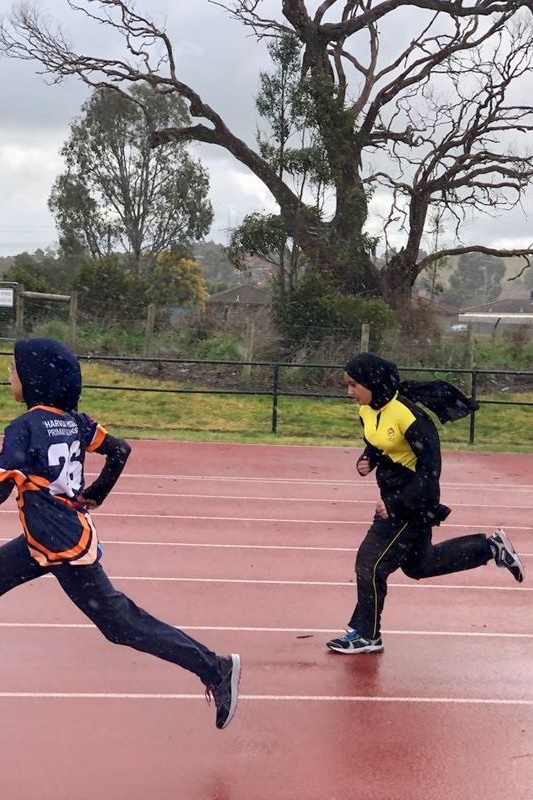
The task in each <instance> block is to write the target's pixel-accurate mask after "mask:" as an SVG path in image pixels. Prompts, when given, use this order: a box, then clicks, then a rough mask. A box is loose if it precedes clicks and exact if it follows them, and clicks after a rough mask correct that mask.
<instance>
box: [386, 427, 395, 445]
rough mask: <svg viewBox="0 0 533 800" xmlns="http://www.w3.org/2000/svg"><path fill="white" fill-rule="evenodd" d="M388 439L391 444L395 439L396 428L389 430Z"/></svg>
mask: <svg viewBox="0 0 533 800" xmlns="http://www.w3.org/2000/svg"><path fill="white" fill-rule="evenodd" d="M387 439H388V440H389V442H390V441H391V439H394V428H387Z"/></svg>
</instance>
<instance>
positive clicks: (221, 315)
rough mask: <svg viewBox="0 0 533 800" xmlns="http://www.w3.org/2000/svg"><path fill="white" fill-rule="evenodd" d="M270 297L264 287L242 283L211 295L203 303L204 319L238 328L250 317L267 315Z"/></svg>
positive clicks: (268, 291)
mask: <svg viewBox="0 0 533 800" xmlns="http://www.w3.org/2000/svg"><path fill="white" fill-rule="evenodd" d="M271 299H272V295H271V292H270V289H267V288H265V287H264V286H254V285H252V284H251V283H243V284H240V285H239V286H232V287H231V288H229V289H225V290H224V291H223V292H216V294H211V295H209V297H208V298H207V300H206V301H205V316H206V319H216V320H217V321H218V322H220V321H222V322H223V323H224V325H229V324H232V325H236V326H240V325H242V324H244V323H246V321H247V320H249V319H250V318H251V317H254V318H257V317H258V316H263V315H264V314H265V313H266V314H268V311H269V308H270V302H271Z"/></svg>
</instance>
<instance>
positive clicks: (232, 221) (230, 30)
mask: <svg viewBox="0 0 533 800" xmlns="http://www.w3.org/2000/svg"><path fill="white" fill-rule="evenodd" d="M263 4H264V5H263V8H264V10H265V11H266V12H268V11H270V12H271V16H274V12H275V11H276V9H279V7H280V5H281V0H263ZM38 5H39V7H40V8H41V9H42V10H43V11H44V12H45V14H46V15H47V16H48V17H49V18H50V19H51V20H53V21H57V22H59V21H60V22H61V25H62V27H63V29H64V30H65V31H67V32H68V33H69V36H70V38H71V39H72V41H73V42H74V44H77V45H79V46H82V49H84V50H85V51H86V52H91V53H93V54H94V51H95V49H96V48H98V52H99V53H104V54H105V53H106V52H107V53H114V52H116V48H117V42H116V40H115V39H114V38H113V34H112V32H111V31H109V30H108V29H106V28H105V27H102V26H100V27H99V28H95V27H93V26H92V25H90V24H89V23H88V21H87V20H86V18H85V17H84V16H83V15H82V14H80V13H74V12H72V11H71V10H69V8H68V6H67V3H66V0H40V2H39V3H38ZM12 6H13V3H12V1H11V0H0V17H1V16H4V15H7V14H9V11H10V9H11V8H12ZM136 7H137V10H138V11H139V12H140V13H146V14H149V15H150V16H151V17H152V19H154V21H156V22H158V23H161V25H162V26H163V27H165V28H166V30H167V31H168V33H169V35H170V38H171V40H172V42H173V45H174V48H175V53H176V56H177V67H178V74H179V77H180V78H181V79H182V80H183V81H184V82H186V83H188V84H189V85H191V86H192V87H193V88H194V89H195V90H196V91H198V92H199V93H200V95H201V96H202V98H203V99H204V100H205V101H206V102H208V103H209V104H210V105H211V106H212V107H213V108H215V110H217V111H218V112H219V113H220V114H221V116H222V117H223V119H224V120H225V121H226V123H227V124H228V126H229V127H230V128H231V129H232V131H233V132H234V133H235V134H236V135H238V136H240V137H241V138H243V139H244V140H245V141H246V142H247V143H248V144H251V145H253V144H254V140H255V132H256V127H257V114H256V111H255V107H254V99H255V97H256V95H257V91H258V81H259V73H260V71H261V70H267V69H268V68H269V65H270V61H269V57H268V54H267V52H266V48H265V46H264V45H263V44H261V43H258V42H257V41H256V40H255V39H254V38H253V37H251V36H250V32H249V31H248V30H247V29H246V28H245V27H244V26H242V25H240V24H239V23H238V22H236V21H234V20H231V19H230V18H229V16H228V15H227V14H225V13H224V11H223V10H222V9H221V8H219V7H217V6H214V5H212V4H210V3H208V2H207V0H150V1H149V2H148V0H137V4H136ZM276 16H278V17H279V16H280V14H279V12H278V14H276ZM38 68H39V65H38V64H36V63H34V62H25V61H24V62H23V61H18V60H13V59H7V58H0V97H1V98H2V114H1V117H0V185H1V187H2V192H1V193H0V255H10V254H15V253H19V252H22V251H24V250H28V251H30V252H33V251H34V250H35V249H37V248H39V247H47V246H54V244H55V243H56V241H57V233H56V231H55V228H54V221H53V218H52V217H51V215H50V213H49V211H48V207H47V200H48V196H49V194H50V190H51V187H52V184H53V182H54V180H55V179H56V177H57V176H58V175H59V174H60V173H61V172H62V171H63V165H62V160H61V156H60V149H61V147H62V145H63V144H64V142H65V141H66V140H67V138H68V135H69V128H70V124H71V123H72V121H73V120H74V119H75V118H76V117H77V116H78V115H79V113H80V108H81V105H82V103H83V102H84V100H85V99H86V98H87V97H88V89H87V88H86V87H85V86H84V85H83V84H82V83H81V82H80V81H76V80H75V79H71V80H69V81H67V82H63V83H61V84H58V85H57V84H54V85H49V84H48V83H47V82H46V81H45V80H44V78H43V77H42V76H40V75H38V74H37V70H38ZM192 152H193V153H194V154H195V155H197V156H198V157H199V158H200V159H201V161H202V163H203V164H204V166H205V167H206V168H207V169H208V171H209V174H210V200H211V203H212V205H213V209H214V214H215V218H214V223H213V227H212V229H211V231H210V233H209V235H208V237H207V238H211V239H214V240H215V241H218V242H221V243H227V241H228V234H229V230H230V229H231V228H233V227H235V226H236V225H237V224H238V223H239V222H240V221H241V220H242V219H243V217H244V216H245V214H247V213H251V212H253V211H259V212H275V211H276V205H275V202H274V200H273V198H272V196H271V194H270V192H269V191H268V190H267V189H266V188H265V187H264V185H263V184H262V183H261V182H260V181H259V180H258V179H257V178H256V177H255V176H254V175H253V174H252V173H250V172H249V171H248V170H247V169H246V168H245V167H244V166H242V165H241V164H240V163H239V162H237V161H236V160H235V159H233V158H232V157H231V156H230V155H229V154H227V153H226V152H225V151H224V150H223V149H222V148H217V147H215V146H209V145H194V146H193V147H192ZM384 207H385V198H384V197H383V196H382V195H380V193H379V192H378V193H377V194H376V195H375V196H374V197H373V199H372V203H371V217H370V219H369V224H368V228H369V232H370V233H372V234H373V235H375V234H377V235H379V232H380V226H381V222H380V218H379V212H380V210H382V209H383V208H384ZM532 218H533V200H532V199H531V198H530V197H528V198H526V202H525V204H524V207H523V208H519V209H515V210H514V211H512V212H510V213H507V214H505V216H504V217H502V218H500V219H497V220H495V219H492V218H490V217H482V216H481V217H477V218H476V219H474V220H472V221H471V222H470V223H469V224H468V225H466V226H465V227H464V229H463V234H462V235H463V239H464V241H465V242H467V243H468V242H472V241H474V240H477V241H478V242H482V243H483V244H486V245H488V246H500V247H511V246H526V245H528V244H530V243H531V242H532V241H533V228H532V224H531V221H532ZM447 244H448V243H447Z"/></svg>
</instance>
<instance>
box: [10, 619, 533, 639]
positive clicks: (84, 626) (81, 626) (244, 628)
mask: <svg viewBox="0 0 533 800" xmlns="http://www.w3.org/2000/svg"><path fill="white" fill-rule="evenodd" d="M173 627H174V628H179V629H180V630H182V631H224V632H230V633H296V634H301V635H302V636H309V635H314V634H325V635H330V634H331V633H332V632H334V631H335V630H338V628H336V627H335V626H333V627H331V628H261V627H252V626H249V625H174V626H173ZM0 628H45V629H49V628H58V629H63V628H65V629H75V630H88V631H93V632H95V633H98V629H97V628H96V626H95V625H92V624H91V623H88V622H0ZM382 633H383V635H386V636H440V637H443V636H447V637H452V638H455V637H468V638H479V639H533V633H501V632H498V633H491V632H490V631H391V630H382Z"/></svg>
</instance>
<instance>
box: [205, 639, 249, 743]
mask: <svg viewBox="0 0 533 800" xmlns="http://www.w3.org/2000/svg"><path fill="white" fill-rule="evenodd" d="M219 664H220V676H221V677H220V681H219V683H218V684H216V686H207V687H206V690H205V696H206V698H207V700H208V702H209V701H210V699H211V697H212V698H213V699H214V701H215V707H216V712H217V715H216V725H217V728H220V729H222V728H226V727H227V726H228V725H229V724H230V722H231V720H232V718H233V715H234V714H235V709H236V708H237V697H238V694H239V680H240V677H241V659H240V656H238V655H237V653H232V654H231V655H230V656H223V657H221V658H219Z"/></svg>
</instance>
